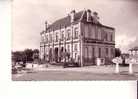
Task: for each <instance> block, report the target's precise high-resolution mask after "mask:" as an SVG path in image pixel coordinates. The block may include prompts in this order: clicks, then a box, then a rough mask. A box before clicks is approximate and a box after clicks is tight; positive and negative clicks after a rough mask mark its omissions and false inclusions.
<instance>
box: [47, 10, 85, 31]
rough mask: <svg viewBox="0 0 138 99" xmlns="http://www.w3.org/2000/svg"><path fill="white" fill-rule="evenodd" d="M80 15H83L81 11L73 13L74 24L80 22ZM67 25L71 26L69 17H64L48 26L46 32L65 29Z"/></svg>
mask: <svg viewBox="0 0 138 99" xmlns="http://www.w3.org/2000/svg"><path fill="white" fill-rule="evenodd" d="M82 14H83V11H80V12H78V13H75V16H74V24H75V23H77V22H78V21H79V20H80V18H81V16H82ZM69 25H71V17H70V16H69V15H68V16H66V17H64V18H61V19H59V20H57V21H55V22H54V23H52V24H51V25H49V27H48V31H51V30H57V29H60V28H62V27H67V26H69Z"/></svg>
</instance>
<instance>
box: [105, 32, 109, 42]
mask: <svg viewBox="0 0 138 99" xmlns="http://www.w3.org/2000/svg"><path fill="white" fill-rule="evenodd" d="M105 40H106V41H108V35H107V33H105Z"/></svg>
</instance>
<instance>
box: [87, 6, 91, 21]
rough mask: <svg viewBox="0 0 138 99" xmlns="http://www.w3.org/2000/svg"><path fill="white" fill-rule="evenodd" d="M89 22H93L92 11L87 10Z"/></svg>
mask: <svg viewBox="0 0 138 99" xmlns="http://www.w3.org/2000/svg"><path fill="white" fill-rule="evenodd" d="M87 22H91V10H90V9H88V10H87Z"/></svg>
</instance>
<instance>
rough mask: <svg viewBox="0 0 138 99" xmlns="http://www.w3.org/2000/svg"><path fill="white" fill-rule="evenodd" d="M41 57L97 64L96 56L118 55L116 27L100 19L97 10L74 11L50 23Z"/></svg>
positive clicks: (108, 56)
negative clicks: (105, 23)
mask: <svg viewBox="0 0 138 99" xmlns="http://www.w3.org/2000/svg"><path fill="white" fill-rule="evenodd" d="M40 34H41V42H40V57H41V59H43V60H46V61H48V62H65V61H71V62H76V63H78V64H79V65H80V66H86V65H93V64H95V63H96V59H97V58H100V59H102V61H105V63H106V62H108V61H110V60H111V59H112V58H114V50H115V29H114V28H112V27H109V26H105V25H103V24H101V23H100V22H99V17H98V13H97V12H92V11H91V10H89V9H88V10H83V11H80V12H76V11H75V10H73V11H71V13H70V14H69V15H67V16H66V17H64V18H61V19H59V20H56V21H55V22H54V23H52V24H50V25H48V24H47V22H45V30H44V31H42V32H41V33H40Z"/></svg>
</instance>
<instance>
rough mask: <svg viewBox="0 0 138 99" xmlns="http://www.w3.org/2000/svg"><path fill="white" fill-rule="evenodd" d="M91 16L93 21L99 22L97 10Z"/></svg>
mask: <svg viewBox="0 0 138 99" xmlns="http://www.w3.org/2000/svg"><path fill="white" fill-rule="evenodd" d="M93 18H94V22H99V17H98V13H97V12H93Z"/></svg>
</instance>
